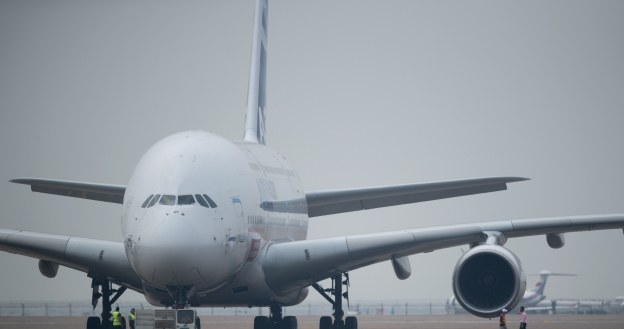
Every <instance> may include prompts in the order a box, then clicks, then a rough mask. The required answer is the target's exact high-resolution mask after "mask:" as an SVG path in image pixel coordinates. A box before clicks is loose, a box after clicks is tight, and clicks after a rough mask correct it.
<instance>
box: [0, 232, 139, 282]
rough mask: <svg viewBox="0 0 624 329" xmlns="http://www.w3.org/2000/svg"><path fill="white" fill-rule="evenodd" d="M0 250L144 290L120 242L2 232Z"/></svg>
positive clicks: (33, 233)
mask: <svg viewBox="0 0 624 329" xmlns="http://www.w3.org/2000/svg"><path fill="white" fill-rule="evenodd" d="M0 250H2V251H6V252H10V253H14V254H19V255H24V256H28V257H32V258H36V259H39V260H43V261H48V262H51V263H54V264H58V265H62V266H66V267H69V268H72V269H75V270H78V271H82V272H85V273H87V274H88V276H89V277H92V278H100V279H102V278H105V279H107V280H110V281H111V282H114V283H117V284H119V285H122V286H125V287H128V288H130V289H134V290H137V291H142V285H141V281H140V279H139V277H138V276H137V275H136V274H135V272H134V271H133V270H132V268H131V267H130V264H129V262H128V258H127V257H126V253H125V251H124V247H123V244H122V243H121V242H112V241H103V240H93V239H86V238H78V237H70V236H64V235H54V234H45V233H36V232H27V231H19V230H8V229H0Z"/></svg>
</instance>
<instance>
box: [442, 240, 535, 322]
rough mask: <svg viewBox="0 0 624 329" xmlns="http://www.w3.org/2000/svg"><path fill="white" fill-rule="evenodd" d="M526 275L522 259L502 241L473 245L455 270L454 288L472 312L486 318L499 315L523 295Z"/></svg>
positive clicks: (461, 301)
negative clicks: (501, 243) (502, 243)
mask: <svg viewBox="0 0 624 329" xmlns="http://www.w3.org/2000/svg"><path fill="white" fill-rule="evenodd" d="M525 288H526V276H525V274H524V270H523V269H522V263H521V262H520V260H519V259H518V258H517V257H516V255H514V254H513V253H512V252H511V251H509V250H508V249H505V248H503V247H501V246H498V245H480V246H477V247H474V248H472V249H470V250H469V251H468V252H466V253H465V254H464V255H463V256H462V257H461V258H460V259H459V261H458V262H457V265H456V266H455V270H454V271H453V292H454V293H455V297H456V298H457V301H458V302H459V303H460V304H461V305H462V307H463V308H464V309H466V310H467V311H468V312H470V313H472V314H474V315H476V316H479V317H483V318H491V317H495V316H498V315H499V313H500V310H501V309H503V308H508V309H511V308H513V307H515V306H516V305H517V304H518V302H520V300H521V299H522V296H523V294H524V290H525Z"/></svg>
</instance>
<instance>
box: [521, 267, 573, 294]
mask: <svg viewBox="0 0 624 329" xmlns="http://www.w3.org/2000/svg"><path fill="white" fill-rule="evenodd" d="M539 276H540V280H539V281H538V282H537V283H536V284H535V287H533V289H531V291H533V292H536V293H538V294H540V295H543V294H544V289H545V288H546V281H548V277H549V276H576V274H567V273H552V272H550V271H541V272H540V274H539Z"/></svg>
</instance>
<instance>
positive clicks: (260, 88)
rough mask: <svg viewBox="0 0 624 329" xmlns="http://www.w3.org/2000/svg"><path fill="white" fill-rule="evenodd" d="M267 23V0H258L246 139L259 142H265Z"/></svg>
mask: <svg viewBox="0 0 624 329" xmlns="http://www.w3.org/2000/svg"><path fill="white" fill-rule="evenodd" d="M267 23H268V4H267V0H257V2H256V16H255V18H254V32H253V44H252V47H251V65H250V66H249V68H250V70H249V90H248V91H247V115H246V117H245V141H246V142H249V143H257V144H264V124H265V114H264V111H265V106H266V97H265V95H266V61H267V52H266V48H267Z"/></svg>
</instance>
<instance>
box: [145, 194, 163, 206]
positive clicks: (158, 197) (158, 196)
mask: <svg viewBox="0 0 624 329" xmlns="http://www.w3.org/2000/svg"><path fill="white" fill-rule="evenodd" d="M158 199H160V194H156V195H154V198H153V199H152V201H150V202H149V203H148V204H147V207H148V208H150V207H152V206H153V205H155V204H156V202H158Z"/></svg>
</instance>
